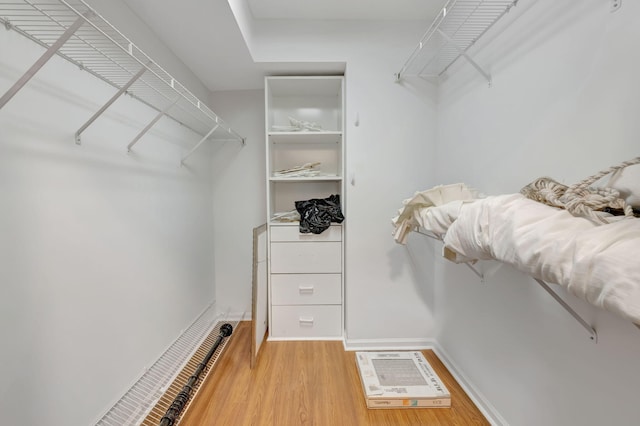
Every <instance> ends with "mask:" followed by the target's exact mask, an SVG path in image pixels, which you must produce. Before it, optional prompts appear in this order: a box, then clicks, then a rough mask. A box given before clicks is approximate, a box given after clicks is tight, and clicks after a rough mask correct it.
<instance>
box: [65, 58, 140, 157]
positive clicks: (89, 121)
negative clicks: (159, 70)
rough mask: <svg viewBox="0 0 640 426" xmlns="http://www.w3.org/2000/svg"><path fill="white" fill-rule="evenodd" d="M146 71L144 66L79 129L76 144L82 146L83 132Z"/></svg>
mask: <svg viewBox="0 0 640 426" xmlns="http://www.w3.org/2000/svg"><path fill="white" fill-rule="evenodd" d="M146 70H147V67H146V66H143V67H142V68H140V71H138V72H137V73H136V74H135V75H134V76H133V77H131V79H130V80H129V81H128V82H127V84H125V85H124V86H122V87H121V88H120V90H118V92H117V93H116V94H115V95H113V96H112V97H111V99H109V100H108V101H107V103H106V104H104V105H103V106H102V108H100V109H99V110H98V112H96V113H95V114H93V116H92V117H91V118H90V119H89V120H88V121H87V122H86V123H84V124H83V125H82V127H80V128H79V129H78V131H77V132H76V134H75V138H76V144H78V145H80V135H81V134H82V132H84V131H85V130H86V129H87V127H89V126H90V125H91V123H93V122H94V121H96V119H97V118H98V117H100V115H102V113H103V112H105V111H106V110H107V108H109V107H110V106H111V104H112V103H114V102H115V101H116V100H117V99H118V98H119V97H120V96H122V94H123V93H124V92H126V91H127V90H128V89H129V87H131V85H132V84H133V83H135V82H136V80H138V79H139V78H140V76H141V75H142V74H144V72H145V71H146Z"/></svg>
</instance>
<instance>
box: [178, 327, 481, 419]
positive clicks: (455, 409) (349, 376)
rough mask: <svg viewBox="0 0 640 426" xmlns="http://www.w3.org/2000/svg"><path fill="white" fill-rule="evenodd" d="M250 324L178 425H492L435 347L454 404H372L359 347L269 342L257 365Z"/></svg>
mask: <svg viewBox="0 0 640 426" xmlns="http://www.w3.org/2000/svg"><path fill="white" fill-rule="evenodd" d="M250 348H251V323H250V322H246V321H245V322H241V323H240V324H239V325H238V327H237V328H236V330H235V331H234V335H233V336H232V339H231V341H230V342H229V345H228V347H227V350H226V351H225V353H224V354H223V355H222V357H221V358H220V359H218V362H217V367H216V369H215V371H213V372H212V373H211V374H210V375H209V378H208V380H207V382H206V383H204V384H203V385H202V387H201V389H200V391H199V392H198V394H197V395H196V397H195V399H194V400H193V401H192V403H191V405H190V407H189V409H188V411H187V412H185V413H184V416H183V418H182V421H181V422H180V425H182V426H185V425H186V426H199V425H214V424H215V425H233V426H238V425H256V426H258V425H277V426H289V425H291V426H298V425H317V426H334V425H381V426H383V425H389V426H392V425H393V426H396V425H430V426H436V425H443V426H449V425H488V424H489V422H488V421H487V420H486V419H485V418H484V416H483V415H482V413H481V412H480V411H479V410H478V409H477V408H476V406H475V405H474V404H473V402H471V400H470V399H469V398H468V397H467V396H466V394H465V393H464V392H463V391H462V389H461V388H460V386H459V385H458V384H457V383H456V382H455V380H454V379H453V377H452V376H451V375H450V374H449V372H448V371H447V370H446V368H445V367H444V365H443V364H442V363H441V362H440V360H439V359H438V358H437V357H436V355H435V354H434V353H433V352H432V351H428V350H427V351H423V353H424V355H425V357H426V358H427V360H428V361H429V363H431V365H432V366H433V368H434V369H435V370H436V372H437V373H438V375H439V376H440V378H441V379H442V380H443V381H444V383H445V385H446V386H447V388H448V389H449V391H450V392H451V400H452V403H451V408H422V409H416V408H409V409H397V410H387V409H383V410H371V409H367V407H366V404H365V401H364V396H363V394H362V388H361V384H360V376H359V375H358V370H357V367H356V364H355V353H354V352H345V351H344V348H343V345H342V342H337V341H317V342H309V341H300V342H265V343H264V346H263V348H262V354H261V356H260V358H259V360H258V363H257V365H256V367H255V369H253V370H251V369H250V367H249V362H250Z"/></svg>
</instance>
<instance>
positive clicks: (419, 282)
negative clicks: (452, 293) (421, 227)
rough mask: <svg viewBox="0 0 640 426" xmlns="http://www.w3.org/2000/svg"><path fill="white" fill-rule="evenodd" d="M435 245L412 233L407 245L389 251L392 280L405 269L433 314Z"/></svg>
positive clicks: (425, 238)
mask: <svg viewBox="0 0 640 426" xmlns="http://www.w3.org/2000/svg"><path fill="white" fill-rule="evenodd" d="M434 255H435V249H434V245H433V244H432V243H431V241H429V240H428V238H427V237H423V236H421V235H418V234H416V233H412V234H411V235H410V237H409V239H408V242H407V244H406V245H400V244H396V246H395V247H394V248H393V249H391V250H390V251H389V263H390V268H389V269H390V271H391V272H390V278H391V281H392V282H395V278H396V277H398V276H399V275H401V271H403V270H404V269H405V268H408V269H409V273H410V274H411V277H412V279H413V284H414V286H415V290H416V293H417V294H418V295H419V296H420V299H421V300H422V301H423V302H424V304H425V305H426V306H428V307H429V310H430V311H431V312H433V311H434V308H435V306H434V291H435V290H434V263H433V258H434Z"/></svg>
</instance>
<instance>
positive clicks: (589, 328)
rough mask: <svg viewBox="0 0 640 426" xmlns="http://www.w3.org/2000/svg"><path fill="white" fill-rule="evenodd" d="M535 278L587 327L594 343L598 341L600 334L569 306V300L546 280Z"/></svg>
mask: <svg viewBox="0 0 640 426" xmlns="http://www.w3.org/2000/svg"><path fill="white" fill-rule="evenodd" d="M534 280H535V281H536V282H537V283H538V284H540V286H541V287H542V288H543V289H545V290H546V292H547V293H549V294H550V295H551V297H553V298H554V299H555V300H556V302H558V303H559V304H560V306H562V307H563V308H564V309H565V310H566V311H567V312H569V314H571V316H572V317H573V318H574V319H575V320H576V321H578V323H579V324H580V325H581V326H582V327H583V328H584V329H585V330H587V333H589V339H591V341H592V342H593V343H598V334H597V333H596V331H595V330H594V329H593V327H591V326H590V325H589V323H587V322H586V321H585V320H584V319H583V318H582V317H581V316H580V315H578V313H577V312H576V311H574V310H573V308H571V306H569V305H568V304H567V302H565V301H564V300H562V298H561V297H560V296H558V294H557V293H556V292H555V291H553V290H552V289H551V287H549V285H548V284H547V283H545V282H544V281H542V280H540V279H538V278H534Z"/></svg>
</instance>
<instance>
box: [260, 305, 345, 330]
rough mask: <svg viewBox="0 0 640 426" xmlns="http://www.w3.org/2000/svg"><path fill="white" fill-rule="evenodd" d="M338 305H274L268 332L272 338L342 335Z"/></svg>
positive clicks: (340, 309) (340, 308)
mask: <svg viewBox="0 0 640 426" xmlns="http://www.w3.org/2000/svg"><path fill="white" fill-rule="evenodd" d="M341 311H342V307H341V306H340V305H324V306H314V305H302V306H274V307H273V308H272V324H270V325H269V329H270V331H269V334H270V336H271V337H273V338H305V337H325V338H334V337H340V336H342V315H341Z"/></svg>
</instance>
